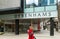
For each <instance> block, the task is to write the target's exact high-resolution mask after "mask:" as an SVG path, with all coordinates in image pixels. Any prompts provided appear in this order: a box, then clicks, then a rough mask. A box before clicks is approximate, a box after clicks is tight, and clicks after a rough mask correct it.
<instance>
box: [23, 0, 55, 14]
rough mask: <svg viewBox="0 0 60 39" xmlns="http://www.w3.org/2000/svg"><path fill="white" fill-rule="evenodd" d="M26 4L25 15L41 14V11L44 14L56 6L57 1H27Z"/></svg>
mask: <svg viewBox="0 0 60 39" xmlns="http://www.w3.org/2000/svg"><path fill="white" fill-rule="evenodd" d="M24 3H25V4H24V12H25V13H26V12H41V11H42V12H44V10H47V11H48V9H49V8H50V7H49V6H50V5H51V6H54V5H55V4H56V0H25V2H24ZM48 5H49V6H48ZM46 7H48V8H46ZM50 10H52V9H50ZM50 10H49V11H50Z"/></svg>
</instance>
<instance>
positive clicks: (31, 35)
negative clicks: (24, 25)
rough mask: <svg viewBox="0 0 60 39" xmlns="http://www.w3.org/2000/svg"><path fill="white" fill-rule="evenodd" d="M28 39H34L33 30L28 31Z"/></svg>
mask: <svg viewBox="0 0 60 39" xmlns="http://www.w3.org/2000/svg"><path fill="white" fill-rule="evenodd" d="M28 39H34V34H33V30H32V29H29V30H28Z"/></svg>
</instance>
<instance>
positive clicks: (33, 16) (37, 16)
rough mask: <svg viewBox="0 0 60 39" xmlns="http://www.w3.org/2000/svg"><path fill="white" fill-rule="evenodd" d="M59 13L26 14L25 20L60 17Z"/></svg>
mask: <svg viewBox="0 0 60 39" xmlns="http://www.w3.org/2000/svg"><path fill="white" fill-rule="evenodd" d="M57 13H58V12H57V11H53V12H39V13H24V15H23V18H25V19H26V18H27V19H28V18H50V17H58V14H57Z"/></svg>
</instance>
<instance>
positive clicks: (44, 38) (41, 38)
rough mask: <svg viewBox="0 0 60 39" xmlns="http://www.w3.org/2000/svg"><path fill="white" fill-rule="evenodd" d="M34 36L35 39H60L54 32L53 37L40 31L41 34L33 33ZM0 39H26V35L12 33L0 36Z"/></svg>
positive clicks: (59, 35) (44, 31)
mask: <svg viewBox="0 0 60 39" xmlns="http://www.w3.org/2000/svg"><path fill="white" fill-rule="evenodd" d="M34 35H35V37H36V39H60V33H59V32H56V31H55V33H54V36H50V33H49V31H47V30H41V32H38V33H34ZM0 39H28V34H27V33H24V34H19V35H15V34H14V33H5V34H3V35H0Z"/></svg>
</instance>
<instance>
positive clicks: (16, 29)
mask: <svg viewBox="0 0 60 39" xmlns="http://www.w3.org/2000/svg"><path fill="white" fill-rule="evenodd" d="M15 34H16V35H19V19H15Z"/></svg>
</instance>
